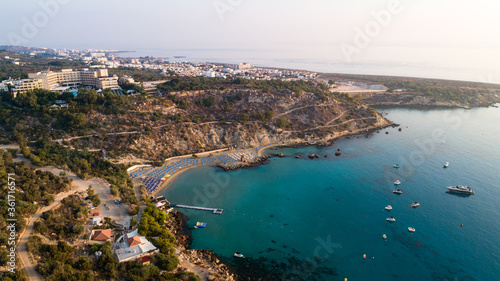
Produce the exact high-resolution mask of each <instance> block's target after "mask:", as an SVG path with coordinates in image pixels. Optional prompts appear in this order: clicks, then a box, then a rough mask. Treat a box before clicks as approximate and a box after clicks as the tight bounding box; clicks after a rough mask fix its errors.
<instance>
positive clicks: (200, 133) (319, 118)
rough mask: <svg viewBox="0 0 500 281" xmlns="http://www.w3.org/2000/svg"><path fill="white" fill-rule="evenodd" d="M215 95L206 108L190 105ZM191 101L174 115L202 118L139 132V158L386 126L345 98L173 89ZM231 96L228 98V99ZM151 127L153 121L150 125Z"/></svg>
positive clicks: (313, 139)
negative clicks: (180, 90)
mask: <svg viewBox="0 0 500 281" xmlns="http://www.w3.org/2000/svg"><path fill="white" fill-rule="evenodd" d="M210 97H214V99H215V101H214V104H213V105H212V106H210V107H204V106H203V107H200V106H193V104H197V103H199V101H200V100H206V99H208V98H210ZM176 99H183V100H185V101H187V103H188V104H191V106H189V107H188V108H186V109H180V108H175V109H174V110H173V112H172V114H178V115H181V116H189V117H190V118H188V119H191V120H192V119H196V118H199V117H198V116H200V115H203V118H200V119H203V120H206V121H205V122H203V121H201V122H192V121H191V122H177V123H170V124H169V125H167V126H164V127H161V128H158V129H154V130H152V131H151V132H149V133H144V134H140V135H139V136H138V137H137V138H136V139H134V140H133V142H132V143H131V144H130V146H129V147H130V148H131V149H133V150H134V151H139V152H140V153H141V155H140V156H141V157H144V158H149V159H161V158H162V157H169V156H175V155H184V154H191V153H199V152H204V151H211V150H216V149H221V148H228V147H231V148H238V149H246V148H252V147H257V146H261V145H268V144H275V145H291V144H305V143H310V144H314V143H324V142H326V141H330V140H333V139H335V138H338V137H340V136H343V135H348V134H355V133H362V132H366V131H368V130H371V129H376V128H382V127H385V126H388V125H390V122H389V121H388V120H386V119H385V118H383V117H382V116H381V115H380V114H379V113H377V112H376V111H375V110H373V109H372V108H371V107H369V106H367V105H365V104H362V103H361V102H359V101H357V100H355V99H351V98H348V97H343V98H336V97H327V98H326V99H325V98H323V99H321V98H319V97H317V96H316V95H315V94H311V93H304V94H301V95H295V94H293V93H280V94H268V93H264V92H262V91H256V90H236V91H234V90H232V91H220V92H217V91H215V92H214V91H197V92H183V93H177V94H176ZM228 100H231V101H232V102H228ZM150 125H151V126H155V125H157V124H150Z"/></svg>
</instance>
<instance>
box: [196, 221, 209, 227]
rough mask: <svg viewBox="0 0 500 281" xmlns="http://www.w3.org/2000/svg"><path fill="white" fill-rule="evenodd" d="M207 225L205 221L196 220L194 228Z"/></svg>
mask: <svg viewBox="0 0 500 281" xmlns="http://www.w3.org/2000/svg"><path fill="white" fill-rule="evenodd" d="M206 226H207V223H206V222H197V223H196V225H195V226H194V228H205V227H206Z"/></svg>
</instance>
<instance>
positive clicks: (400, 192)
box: [392, 188, 403, 194]
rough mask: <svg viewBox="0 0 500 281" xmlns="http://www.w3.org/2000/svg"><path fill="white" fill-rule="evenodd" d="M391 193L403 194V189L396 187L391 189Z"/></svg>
mask: <svg viewBox="0 0 500 281" xmlns="http://www.w3.org/2000/svg"><path fill="white" fill-rule="evenodd" d="M392 193H396V194H403V191H402V190H401V189H399V188H398V189H396V190H393V191H392Z"/></svg>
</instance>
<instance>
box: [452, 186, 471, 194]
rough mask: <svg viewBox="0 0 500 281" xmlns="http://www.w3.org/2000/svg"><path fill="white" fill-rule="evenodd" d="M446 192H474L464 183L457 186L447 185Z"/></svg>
mask: <svg viewBox="0 0 500 281" xmlns="http://www.w3.org/2000/svg"><path fill="white" fill-rule="evenodd" d="M447 189H448V192H456V193H463V194H474V190H472V189H471V188H470V187H468V186H465V185H457V186H448V187H447Z"/></svg>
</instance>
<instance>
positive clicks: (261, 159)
mask: <svg viewBox="0 0 500 281" xmlns="http://www.w3.org/2000/svg"><path fill="white" fill-rule="evenodd" d="M267 159H269V156H258V157H257V158H256V159H255V160H249V161H240V162H236V163H222V164H217V167H219V168H222V169H224V170H225V171H234V170H238V169H245V168H251V167H255V166H258V165H261V164H265V163H266V161H267Z"/></svg>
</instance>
